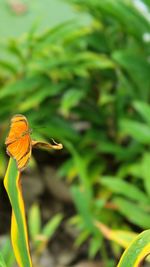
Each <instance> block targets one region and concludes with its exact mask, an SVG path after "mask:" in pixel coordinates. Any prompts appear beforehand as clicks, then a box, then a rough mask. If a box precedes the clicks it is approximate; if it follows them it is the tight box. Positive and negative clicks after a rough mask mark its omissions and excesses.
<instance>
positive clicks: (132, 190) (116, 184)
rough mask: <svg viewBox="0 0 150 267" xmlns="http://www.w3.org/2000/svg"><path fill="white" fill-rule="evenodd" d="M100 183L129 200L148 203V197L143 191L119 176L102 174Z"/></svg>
mask: <svg viewBox="0 0 150 267" xmlns="http://www.w3.org/2000/svg"><path fill="white" fill-rule="evenodd" d="M100 183H101V184H102V185H104V186H106V187H107V188H108V189H109V190H110V191H112V192H114V193H116V194H120V195H122V196H125V197H127V198H129V199H131V200H136V201H138V202H142V203H145V204H149V199H148V198H147V196H146V194H144V192H142V191H141V190H140V189H139V188H138V187H136V186H135V185H133V184H131V183H129V182H126V181H123V180H121V179H120V178H116V177H111V176H104V177H103V178H101V180H100Z"/></svg>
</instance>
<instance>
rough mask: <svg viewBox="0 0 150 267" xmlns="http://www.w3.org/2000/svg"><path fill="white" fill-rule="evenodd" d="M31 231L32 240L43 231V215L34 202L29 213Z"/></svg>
mask: <svg viewBox="0 0 150 267" xmlns="http://www.w3.org/2000/svg"><path fill="white" fill-rule="evenodd" d="M28 225H29V233H30V237H31V239H32V240H35V238H36V237H37V235H38V234H40V231H41V215H40V209H39V206H38V205H37V204H33V205H32V206H31V208H30V210H29V215H28Z"/></svg>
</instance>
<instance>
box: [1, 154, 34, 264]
mask: <svg viewBox="0 0 150 267" xmlns="http://www.w3.org/2000/svg"><path fill="white" fill-rule="evenodd" d="M4 186H5V189H6V191H7V194H8V197H9V200H10V203H11V206H12V220H11V240H12V245H13V249H14V254H15V257H16V260H17V262H18V265H19V267H31V266H32V262H31V257H30V252H29V243H28V232H27V224H26V217H25V208H24V202H23V197H22V191H21V185H20V172H18V169H17V165H16V161H15V160H14V159H12V158H10V160H9V165H8V168H7V171H6V175H5V178H4Z"/></svg>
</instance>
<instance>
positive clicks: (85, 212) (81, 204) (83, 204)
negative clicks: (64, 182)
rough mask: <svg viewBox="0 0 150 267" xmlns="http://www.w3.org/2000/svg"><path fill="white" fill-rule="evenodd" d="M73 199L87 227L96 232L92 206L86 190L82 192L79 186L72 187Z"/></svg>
mask: <svg viewBox="0 0 150 267" xmlns="http://www.w3.org/2000/svg"><path fill="white" fill-rule="evenodd" d="M71 193H72V196H73V200H74V202H75V205H76V208H77V211H78V213H79V214H80V216H81V217H82V219H83V223H84V225H85V226H86V228H87V229H88V230H89V231H90V232H93V233H95V226H94V224H93V216H92V214H91V207H90V206H89V205H90V203H89V200H88V199H87V195H86V193H85V192H81V191H80V190H79V188H78V187H77V186H73V187H72V188H71Z"/></svg>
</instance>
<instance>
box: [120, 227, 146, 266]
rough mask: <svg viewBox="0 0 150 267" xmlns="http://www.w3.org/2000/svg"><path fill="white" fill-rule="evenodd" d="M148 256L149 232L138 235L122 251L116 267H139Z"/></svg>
mask: <svg viewBox="0 0 150 267" xmlns="http://www.w3.org/2000/svg"><path fill="white" fill-rule="evenodd" d="M148 254H150V230H146V231H143V232H142V233H141V234H139V235H138V236H137V237H136V238H135V239H134V240H133V242H132V243H131V244H130V246H129V247H128V248H127V249H126V250H125V251H124V253H123V255H122V257H121V259H120V261H119V263H118V265H117V267H131V266H133V267H139V266H141V264H142V261H143V260H144V259H145V258H146V256H147V255H148Z"/></svg>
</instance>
